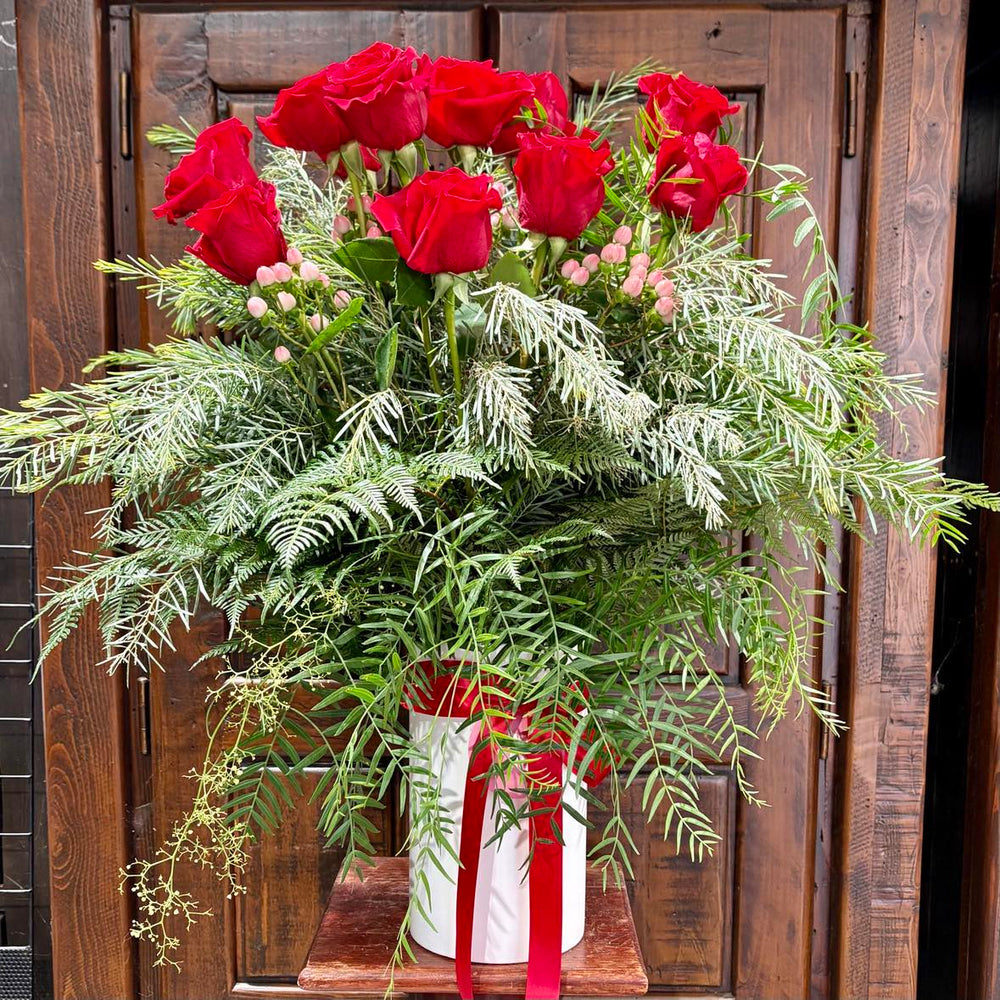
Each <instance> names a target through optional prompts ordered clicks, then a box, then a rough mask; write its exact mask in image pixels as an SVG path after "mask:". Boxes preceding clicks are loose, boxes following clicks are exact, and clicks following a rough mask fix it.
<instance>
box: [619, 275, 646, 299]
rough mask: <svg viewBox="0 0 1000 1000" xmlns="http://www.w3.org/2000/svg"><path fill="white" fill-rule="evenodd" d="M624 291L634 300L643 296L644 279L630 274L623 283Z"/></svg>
mask: <svg viewBox="0 0 1000 1000" xmlns="http://www.w3.org/2000/svg"><path fill="white" fill-rule="evenodd" d="M622 291H623V292H624V293H625V294H626V295H628V296H629V297H630V298H633V299H634V298H637V297H638V296H640V295H642V278H640V277H639V275H637V274H630V275H629V276H628V277H627V278H626V279H625V280H624V281H623V282H622Z"/></svg>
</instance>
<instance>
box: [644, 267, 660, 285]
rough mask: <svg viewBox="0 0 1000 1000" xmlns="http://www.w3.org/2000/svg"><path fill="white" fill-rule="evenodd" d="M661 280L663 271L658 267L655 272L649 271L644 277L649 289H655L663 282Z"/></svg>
mask: <svg viewBox="0 0 1000 1000" xmlns="http://www.w3.org/2000/svg"><path fill="white" fill-rule="evenodd" d="M663 278H664V274H663V269H662V268H659V267H658V268H657V269H656V270H655V271H650V272H649V274H647V275H646V284H647V285H649V286H650V288H656V286H657V285H658V284H659V283H660V282H661V281H663Z"/></svg>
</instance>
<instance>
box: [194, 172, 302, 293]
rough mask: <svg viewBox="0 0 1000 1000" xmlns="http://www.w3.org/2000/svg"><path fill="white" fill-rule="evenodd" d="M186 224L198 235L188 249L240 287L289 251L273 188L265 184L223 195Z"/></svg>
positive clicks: (234, 189) (247, 283)
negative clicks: (199, 234) (264, 265)
mask: <svg viewBox="0 0 1000 1000" xmlns="http://www.w3.org/2000/svg"><path fill="white" fill-rule="evenodd" d="M187 224H188V225H189V226H190V227H191V228H192V229H197V230H198V232H200V233H201V236H199V237H198V240H197V242H196V243H195V244H194V246H190V247H187V249H188V250H189V251H190V252H191V253H193V254H194V255H195V257H200V258H201V259H202V260H203V261H204V262H205V263H206V264H208V266H209V267H212V268H214V269H215V270H216V271H218V272H219V274H221V275H223V276H224V277H226V278H230V279H231V280H232V281H235V282H236V283H237V284H240V285H249V284H250V282H251V281H253V280H254V278H255V277H256V276H257V268H258V267H260V266H261V264H273V263H274V262H275V261H278V260H284V259H285V254H286V252H287V250H288V246H287V244H286V243H285V237H284V234H283V233H282V231H281V215H280V213H279V212H278V208H277V206H276V205H275V203H274V185H273V184H266V183H264V181H257V182H256V183H254V184H241V185H240V186H239V187H236V188H233V189H232V190H231V191H226V192H225V193H224V194H223V195H221V196H220V197H218V198H216V199H215V200H214V201H210V202H209V203H208V204H207V205H205V206H203V207H202V208H201V209H200V210H199V211H197V212H195V214H194V215H192V216H191V218H190V219H188V220H187Z"/></svg>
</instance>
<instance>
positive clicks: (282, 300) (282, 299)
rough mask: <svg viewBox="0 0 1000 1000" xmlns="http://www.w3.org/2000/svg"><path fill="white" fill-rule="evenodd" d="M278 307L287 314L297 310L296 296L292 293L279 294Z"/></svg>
mask: <svg viewBox="0 0 1000 1000" xmlns="http://www.w3.org/2000/svg"><path fill="white" fill-rule="evenodd" d="M278 305H279V306H281V308H282V309H284V311H285V312H291V311H292V310H293V309H294V308H295V296H294V295H292V294H291V292H278Z"/></svg>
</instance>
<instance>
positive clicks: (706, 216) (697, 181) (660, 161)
mask: <svg viewBox="0 0 1000 1000" xmlns="http://www.w3.org/2000/svg"><path fill="white" fill-rule="evenodd" d="M677 181H686V183H677ZM746 182H747V168H746V167H744V166H743V164H742V163H740V154H739V153H737V152H736V150H735V149H733V147H732V146H718V145H716V144H715V143H714V142H712V140H711V139H710V138H709V137H708V136H707V135H705V133H704V132H697V133H695V134H694V135H676V136H671V137H669V138H667V139H664V140H663V142H661V143H660V148H659V150H658V151H657V154H656V167H655V168H654V170H653V176H652V177H651V178H650V180H649V184H648V185H647V187H646V192H647V193H648V194H649V200H650V202H651V204H652V205H653V207H654V208H658V209H659V210H660V211H661V212H666V213H667V215H672V216H674V217H675V218H685V217H687V216H690V218H691V228H692V230H694V232H696V233H700V232H701V231H702V230H703V229H708V227H709V226H710V225H711V224H712V222H713V221H714V220H715V213H716V212H718V210H719V206H720V205H721V204H722V203H723V202H724V201H725V200H726V198H728V197H729V195H731V194H736V192H737V191H742V190H743V188H744V187H745V185H746Z"/></svg>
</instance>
